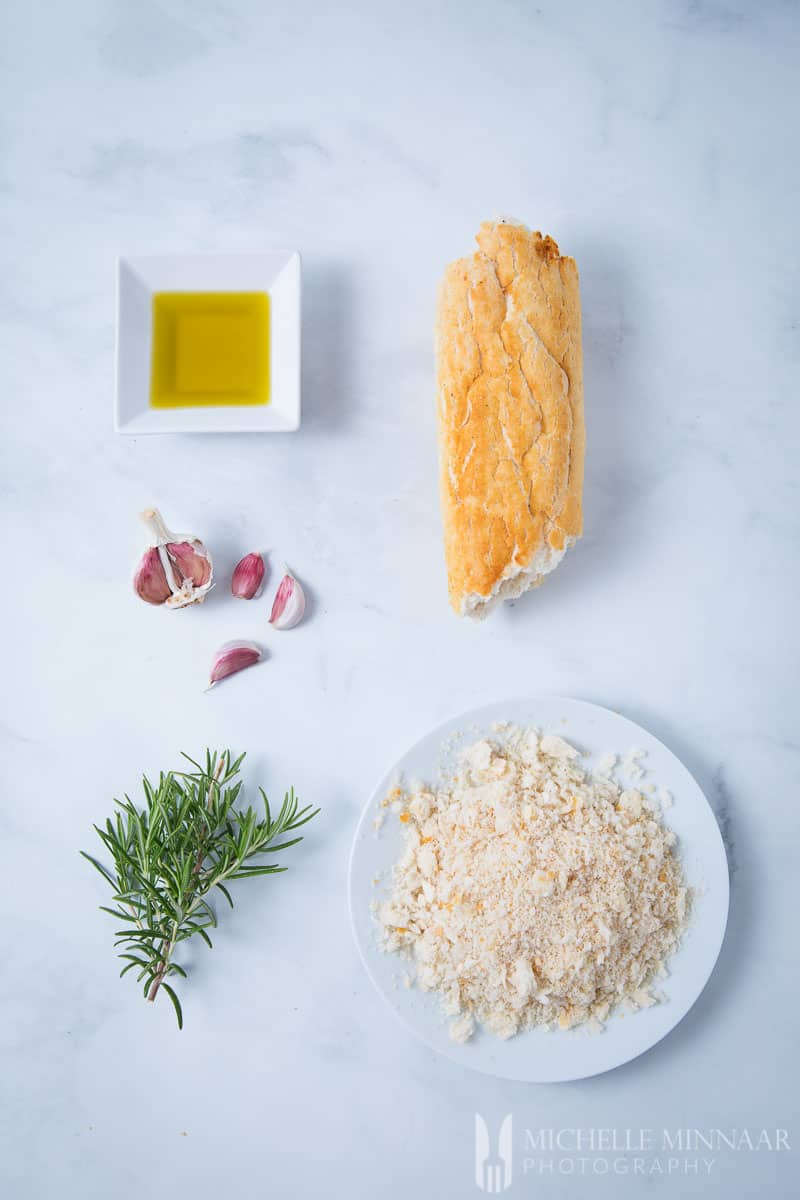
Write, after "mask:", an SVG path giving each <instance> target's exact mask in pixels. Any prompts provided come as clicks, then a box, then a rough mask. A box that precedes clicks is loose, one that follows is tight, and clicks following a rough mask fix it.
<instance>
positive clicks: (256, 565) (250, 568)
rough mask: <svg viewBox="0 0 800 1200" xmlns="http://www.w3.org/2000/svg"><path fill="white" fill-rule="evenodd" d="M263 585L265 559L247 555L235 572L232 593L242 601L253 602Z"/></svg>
mask: <svg viewBox="0 0 800 1200" xmlns="http://www.w3.org/2000/svg"><path fill="white" fill-rule="evenodd" d="M263 583H264V559H263V558H262V557H261V555H260V554H246V555H245V556H244V558H243V559H242V560H241V562H239V563H237V565H236V569H235V570H234V572H233V578H232V579H231V591H232V592H233V594H234V596H237V597H238V598H239V599H240V600H253V599H255V597H256V596H257V595H258V594H259V592H260V591H261V587H262V585H263Z"/></svg>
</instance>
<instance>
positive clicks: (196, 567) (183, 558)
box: [167, 540, 211, 588]
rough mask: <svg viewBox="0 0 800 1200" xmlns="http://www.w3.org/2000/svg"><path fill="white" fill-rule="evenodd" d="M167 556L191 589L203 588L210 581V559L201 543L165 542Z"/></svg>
mask: <svg viewBox="0 0 800 1200" xmlns="http://www.w3.org/2000/svg"><path fill="white" fill-rule="evenodd" d="M167 554H168V555H169V557H170V559H171V560H172V562H173V563H174V564H175V566H176V567H177V568H178V570H179V571H180V573H181V575H182V577H183V579H184V580H186V579H190V580H191V581H192V586H193V587H196V588H202V587H205V586H206V584H207V583H208V581H209V580H210V579H211V559H210V558H209V557H208V553H207V551H206V548H205V546H204V545H203V543H202V542H200V541H197V540H195V541H193V542H167Z"/></svg>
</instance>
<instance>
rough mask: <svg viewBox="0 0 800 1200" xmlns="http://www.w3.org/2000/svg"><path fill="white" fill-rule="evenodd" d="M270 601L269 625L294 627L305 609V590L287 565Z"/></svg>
mask: <svg viewBox="0 0 800 1200" xmlns="http://www.w3.org/2000/svg"><path fill="white" fill-rule="evenodd" d="M284 571H285V572H286V574H285V575H284V577H283V579H282V580H281V582H280V586H279V587H278V590H277V592H276V593H275V599H274V600H273V602H272V612H271V613H270V618H269V621H270V625H272V627H273V629H294V627H295V625H298V624H299V623H300V621H302V619H303V613H304V612H305V611H306V597H305V592H304V591H303V589H302V588H301V586H300V584H299V583H298V582H297V580H296V579H295V577H294V575H292V573H291V571H290V570H289V568H288V567H284Z"/></svg>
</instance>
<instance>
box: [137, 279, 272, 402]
mask: <svg viewBox="0 0 800 1200" xmlns="http://www.w3.org/2000/svg"><path fill="white" fill-rule="evenodd" d="M152 320H153V354H152V362H151V370H150V406H151V408H200V407H222V406H224V407H234V406H239V405H257V404H269V333H270V328H269V325H270V303H269V296H268V294H267V293H266V292H156V293H155V294H154V296H153V314H152Z"/></svg>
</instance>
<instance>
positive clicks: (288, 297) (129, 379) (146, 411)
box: [114, 250, 301, 435]
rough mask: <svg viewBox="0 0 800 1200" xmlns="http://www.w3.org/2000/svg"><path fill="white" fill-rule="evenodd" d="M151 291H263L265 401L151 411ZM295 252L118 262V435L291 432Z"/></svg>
mask: <svg viewBox="0 0 800 1200" xmlns="http://www.w3.org/2000/svg"><path fill="white" fill-rule="evenodd" d="M156 292H266V293H267V294H268V295H269V297H270V326H269V340H270V344H269V364H270V402H269V404H264V405H242V406H233V405H227V404H226V405H220V406H209V405H204V406H203V407H198V408H168V409H163V408H162V409H158V408H152V407H151V405H150V371H151V357H152V338H153V321H152V298H153V295H154V293H156ZM300 300H301V282H300V255H299V253H298V252H297V251H296V250H275V251H272V252H270V253H268V254H205V255H204V254H190V255H172V254H163V255H161V254H159V255H137V256H135V257H125V258H120V259H119V262H118V265H117V340H116V372H115V394H114V429H115V431H116V432H117V433H124V434H134V435H136V434H145V433H291V432H293V431H294V430H296V429H298V428H299V426H300Z"/></svg>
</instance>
